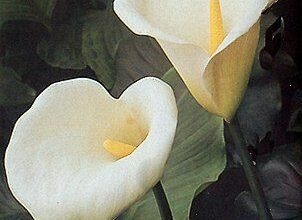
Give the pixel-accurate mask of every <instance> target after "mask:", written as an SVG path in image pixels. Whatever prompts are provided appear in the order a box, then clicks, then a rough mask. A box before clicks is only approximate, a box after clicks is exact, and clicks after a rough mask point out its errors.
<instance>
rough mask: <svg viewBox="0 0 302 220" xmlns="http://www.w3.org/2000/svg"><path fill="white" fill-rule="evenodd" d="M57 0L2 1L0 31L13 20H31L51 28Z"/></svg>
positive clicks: (0, 3)
mask: <svg viewBox="0 0 302 220" xmlns="http://www.w3.org/2000/svg"><path fill="white" fill-rule="evenodd" d="M56 1H57V0H0V30H1V28H2V25H3V24H4V23H6V22H8V21H12V20H29V21H35V22H39V23H42V24H44V25H45V26H46V27H48V28H50V20H51V15H52V11H53V9H54V7H55V5H56Z"/></svg>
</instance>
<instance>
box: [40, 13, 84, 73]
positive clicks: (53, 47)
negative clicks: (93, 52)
mask: <svg viewBox="0 0 302 220" xmlns="http://www.w3.org/2000/svg"><path fill="white" fill-rule="evenodd" d="M72 14H73V16H72V17H71V18H70V19H68V20H67V21H65V23H59V24H58V25H56V26H55V27H54V31H53V32H52V34H51V35H50V36H49V37H48V38H45V39H42V40H41V42H40V43H39V44H38V48H37V53H38V54H39V56H40V58H41V59H43V60H45V61H46V62H47V63H48V64H50V65H51V66H53V67H60V68H63V69H84V68H85V67H86V61H85V60H84V58H83V55H82V28H83V24H84V22H85V16H86V15H87V13H85V12H83V11H81V10H74V12H73V13H72Z"/></svg>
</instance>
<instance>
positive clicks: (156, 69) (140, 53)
mask: <svg viewBox="0 0 302 220" xmlns="http://www.w3.org/2000/svg"><path fill="white" fill-rule="evenodd" d="M115 65H116V71H117V79H116V82H115V84H114V87H113V89H112V94H113V95H114V96H116V97H118V96H119V95H120V94H121V93H122V92H123V91H124V90H125V89H126V88H127V87H128V86H129V85H130V84H132V83H133V82H134V81H136V80H139V79H140V78H143V77H145V76H156V77H159V78H160V77H162V76H163V74H164V73H166V72H167V71H168V70H169V69H170V68H171V67H172V65H171V64H170V62H169V60H168V59H167V57H166V56H165V54H164V53H163V51H162V49H161V48H160V46H159V45H158V43H157V42H156V41H155V40H154V39H152V38H150V37H145V36H137V35H132V37H131V38H129V39H127V40H124V41H122V42H121V43H120V45H119V48H118V51H117V55H116V62H115Z"/></svg>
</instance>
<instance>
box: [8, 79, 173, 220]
mask: <svg viewBox="0 0 302 220" xmlns="http://www.w3.org/2000/svg"><path fill="white" fill-rule="evenodd" d="M176 124H177V107H176V102H175V97H174V94H173V91H172V89H171V88H170V86H168V85H167V84H166V83H164V82H162V81H161V80H159V79H156V78H152V77H149V78H144V79H142V80H140V81H138V82H136V83H134V84H132V85H131V86H130V87H129V88H128V89H127V90H126V91H125V92H124V93H123V94H122V95H121V97H120V98H119V99H114V98H113V97H112V96H110V94H109V93H108V92H107V91H106V90H105V89H104V87H103V86H101V85H100V84H99V83H97V82H96V81H93V80H89V79H74V80H68V81H63V82H59V83H55V84H53V85H51V86H50V87H48V88H47V89H46V90H45V91H44V92H43V93H42V94H41V95H39V96H38V98H37V99H36V101H35V102H34V104H33V106H32V107H31V108H30V109H29V110H28V111H27V112H26V113H25V114H24V115H23V116H21V118H20V119H19V120H18V121H17V123H16V125H15V128H14V130H13V134H12V137H11V140H10V143H9V146H8V148H7V150H6V154H5V168H6V173H7V178H8V184H9V187H10V189H11V191H12V193H13V194H14V196H15V197H16V198H17V199H18V201H19V202H20V203H21V204H22V205H23V206H24V207H25V208H26V209H27V210H28V211H29V212H30V213H31V215H32V216H33V217H34V218H35V219H38V220H48V219H49V220H53V219H62V220H65V219H67V220H74V219H85V220H90V219H91V220H95V219H113V218H114V217H116V216H118V214H120V213H121V212H122V211H124V210H125V209H127V208H128V207H129V206H131V205H132V204H133V203H134V202H136V201H137V200H138V199H140V198H141V197H142V196H143V195H144V194H145V193H146V192H147V191H148V190H150V189H151V188H152V187H153V186H154V185H155V184H156V183H157V181H159V179H160V178H161V177H162V174H163V171H164V166H165V164H166V161H167V159H168V155H169V153H170V150H171V146H172V142H173V139H174V135H175V130H176ZM106 139H112V140H117V141H121V142H123V143H127V144H131V145H133V146H137V148H136V150H135V151H134V152H133V153H132V154H130V155H129V156H127V157H124V158H122V159H119V160H117V159H116V158H114V157H113V156H112V155H111V154H110V153H108V152H107V151H106V150H105V149H104V148H103V142H104V141H105V140H106Z"/></svg>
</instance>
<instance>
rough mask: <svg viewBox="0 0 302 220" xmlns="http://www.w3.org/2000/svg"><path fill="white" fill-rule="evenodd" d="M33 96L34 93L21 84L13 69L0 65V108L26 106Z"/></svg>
mask: <svg viewBox="0 0 302 220" xmlns="http://www.w3.org/2000/svg"><path fill="white" fill-rule="evenodd" d="M35 96H36V92H35V91H34V90H33V89H32V88H30V87H29V86H28V85H26V84H24V83H22V82H21V79H20V77H19V75H18V74H17V73H16V72H15V71H14V70H13V69H10V68H7V67H2V66H1V65H0V106H1V105H2V106H7V105H10V106H12V105H20V104H26V103H29V102H32V101H33V99H34V98H35Z"/></svg>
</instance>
